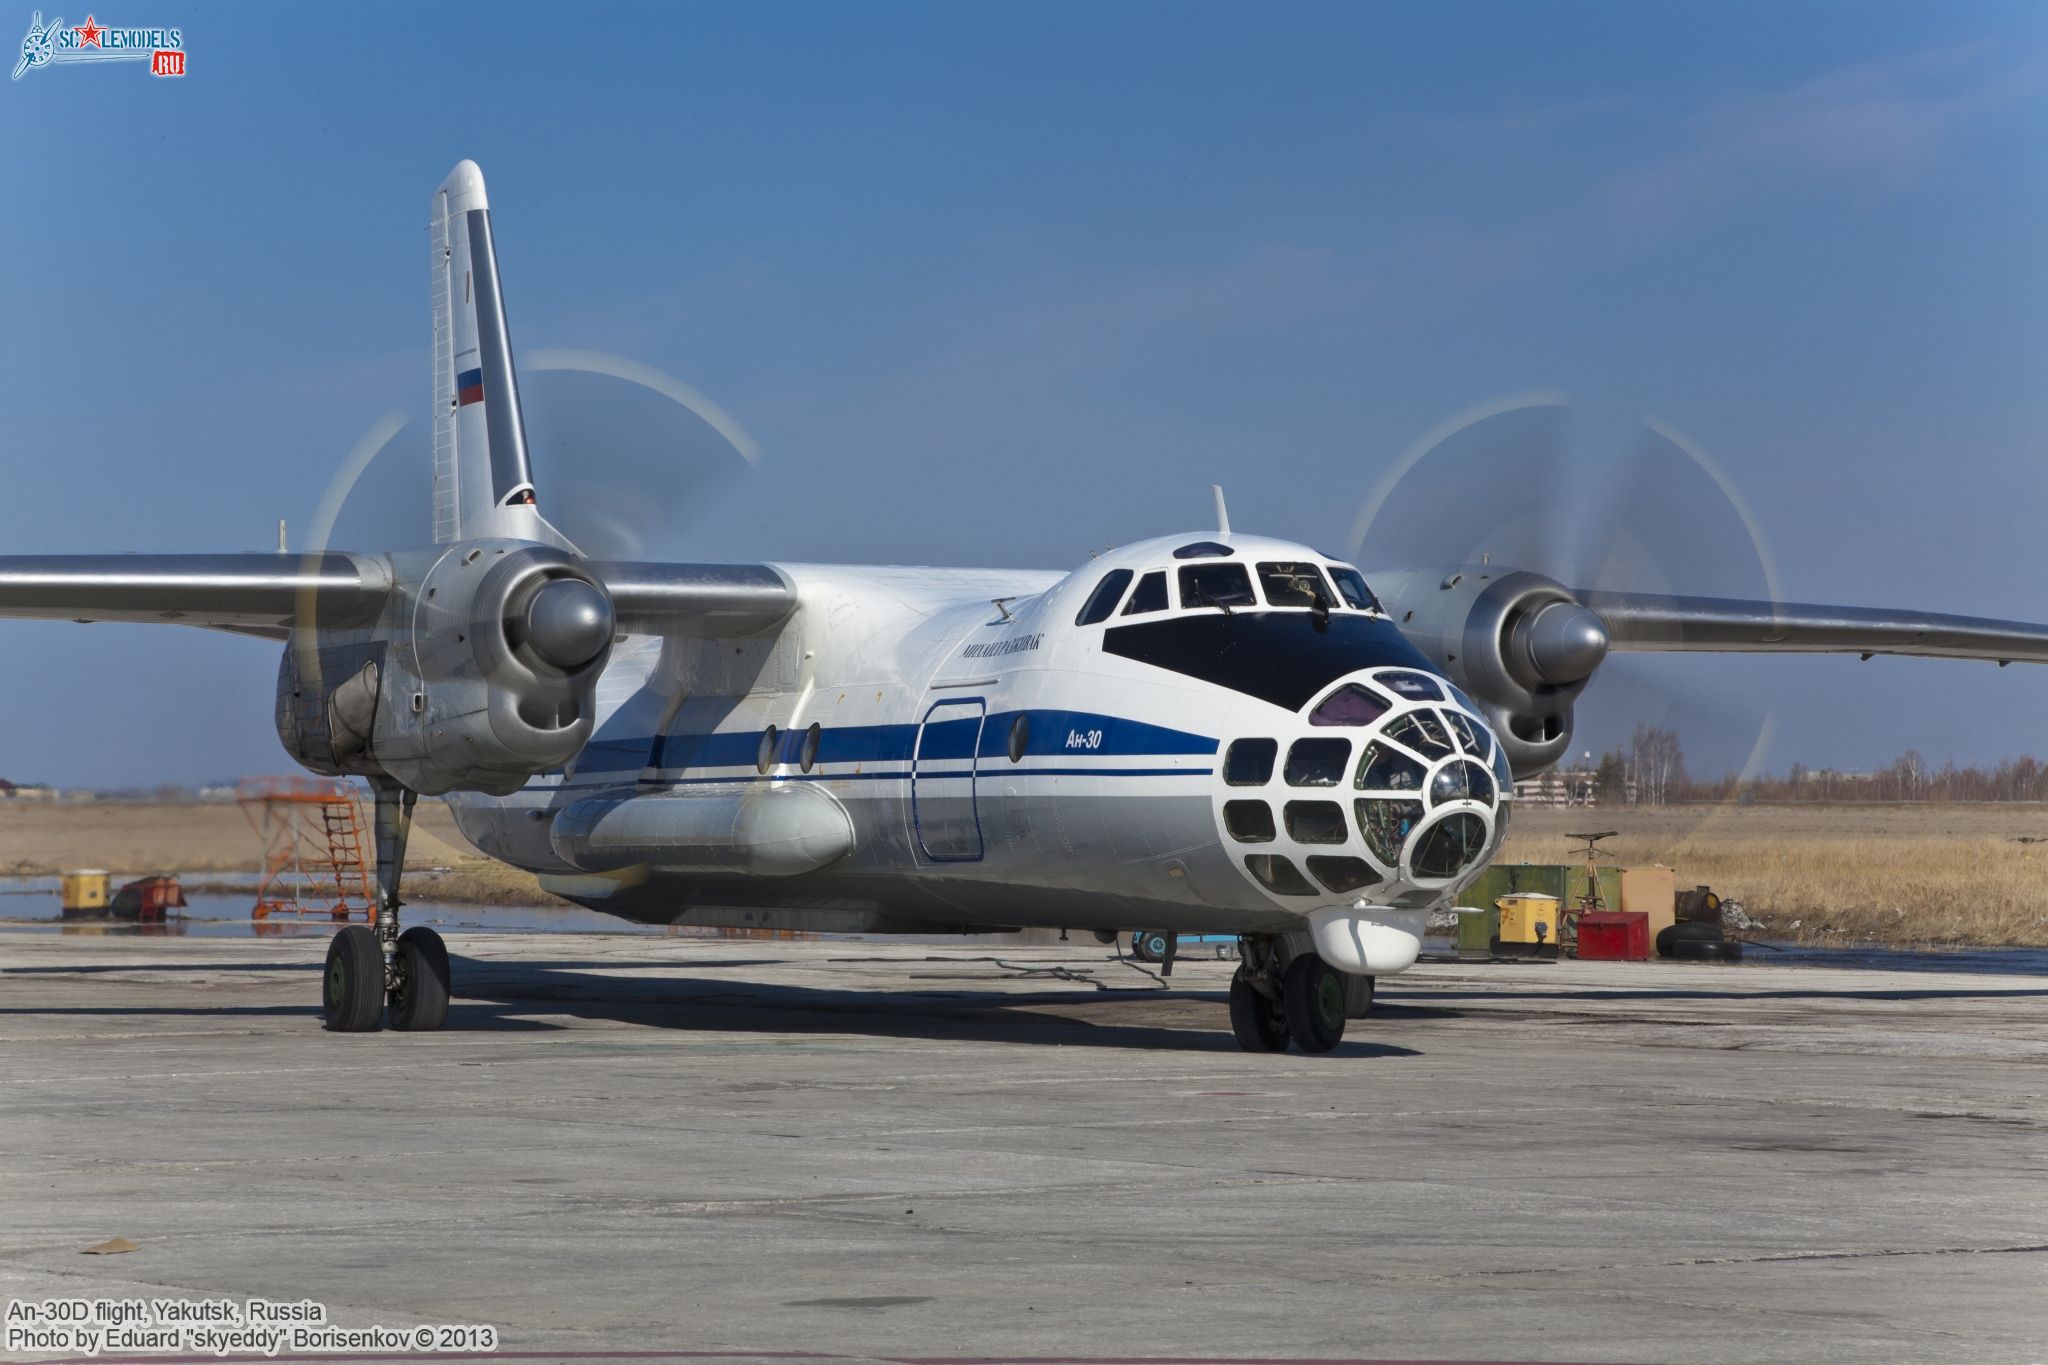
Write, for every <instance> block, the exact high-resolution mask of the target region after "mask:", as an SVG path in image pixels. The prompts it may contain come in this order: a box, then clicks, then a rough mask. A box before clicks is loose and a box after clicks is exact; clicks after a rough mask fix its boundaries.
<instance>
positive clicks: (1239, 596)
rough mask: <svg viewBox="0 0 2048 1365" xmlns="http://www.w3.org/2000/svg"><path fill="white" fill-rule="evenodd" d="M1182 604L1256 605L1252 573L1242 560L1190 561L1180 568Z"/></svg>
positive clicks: (1210, 605) (1257, 602)
mask: <svg viewBox="0 0 2048 1365" xmlns="http://www.w3.org/2000/svg"><path fill="white" fill-rule="evenodd" d="M1180 604H1181V605H1182V606H1183V607H1256V606H1257V605H1258V604H1259V599H1258V598H1257V597H1255V596H1254V595H1253V594H1252V576H1251V574H1250V573H1249V572H1247V571H1246V569H1245V567H1244V565H1242V564H1228V563H1225V564H1190V565H1188V566H1187V567H1186V568H1184V569H1182V570H1181V571H1180Z"/></svg>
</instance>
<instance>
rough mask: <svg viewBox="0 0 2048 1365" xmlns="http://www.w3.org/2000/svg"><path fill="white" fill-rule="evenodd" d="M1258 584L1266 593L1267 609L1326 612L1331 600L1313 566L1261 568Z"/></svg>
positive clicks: (1279, 565) (1319, 571) (1325, 585)
mask: <svg viewBox="0 0 2048 1365" xmlns="http://www.w3.org/2000/svg"><path fill="white" fill-rule="evenodd" d="M1259 584H1260V586H1261V587H1263V588H1264V589H1265V590H1266V605H1267V606H1269V607H1321V608H1323V609H1324V610H1325V611H1328V610H1329V608H1330V605H1331V603H1332V601H1333V600H1334V599H1332V598H1331V596H1330V589H1329V586H1328V585H1327V584H1325V583H1324V582H1323V574H1322V571H1321V570H1320V569H1318V568H1316V566H1315V565H1313V564H1291V563H1280V564H1261V565H1259Z"/></svg>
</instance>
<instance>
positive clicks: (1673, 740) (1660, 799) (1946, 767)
mask: <svg viewBox="0 0 2048 1365" xmlns="http://www.w3.org/2000/svg"><path fill="white" fill-rule="evenodd" d="M1593 788H1594V791H1595V792H1596V793H1597V794H1598V796H1599V799H1600V802H1601V804H1602V805H1614V806H1631V805H1633V806H1662V805H1668V804H1670V803H1671V802H1674V801H1766V802H1786V801H1810V802H1814V803H1816V804H1823V803H1825V804H1830V805H1832V804H1838V803H1841V802H1845V801H2048V764H2043V763H2042V762H2041V761H2040V760H2039V759H2037V758H2034V757H2033V756H2031V755H2023V756H2021V757H2019V758H2008V759H2004V760H2002V761H2000V762H1999V763H1997V764H1995V765H1993V766H1992V767H1989V768H1979V767H1974V766H1972V767H1957V766H1956V764H1955V762H1954V761H1953V760H1950V761H1948V762H1945V763H1943V764H1942V765H1941V766H1940V767H1939V768H1937V767H1935V766H1933V765H1932V764H1930V763H1929V762H1928V761H1927V760H1926V759H1925V758H1924V757H1922V756H1921V753H1920V751H1919V750H1918V749H1908V750H1906V752H1904V753H1902V754H1900V755H1899V756H1898V757H1897V758H1895V759H1893V760H1892V761H1891V762H1890V763H1889V764H1887V765H1886V766H1884V767H1882V768H1879V769H1877V770H1876V771H1874V772H1863V773H1845V772H1841V771H1838V770H1836V769H1833V768H1809V767H1807V766H1806V765H1805V764H1803V763H1794V764H1793V765H1792V766H1791V768H1790V769H1789V770H1787V771H1786V773H1785V774H1784V775H1783V776H1782V777H1780V776H1775V775H1772V774H1765V775H1763V776H1761V777H1754V778H1751V779H1750V780H1748V781H1746V782H1745V781H1742V780H1741V779H1740V778H1738V777H1736V776H1735V775H1733V774H1730V775H1729V776H1727V777H1723V778H1719V779H1707V780H1700V781H1695V780H1694V779H1693V778H1692V777H1690V776H1688V775H1687V773H1686V771H1685V748H1684V746H1683V745H1682V744H1681V743H1680V742H1679V738H1678V733H1677V732H1676V731H1675V730H1668V729H1663V728H1660V727H1657V726H1651V725H1638V726H1637V727H1636V731H1635V734H1634V735H1633V736H1632V737H1631V738H1630V740H1629V743H1628V745H1627V746H1626V747H1624V748H1620V749H1610V750H1609V751H1608V752H1606V753H1605V754H1602V755H1601V757H1600V764H1599V767H1598V768H1596V769H1595V770H1594V777H1593Z"/></svg>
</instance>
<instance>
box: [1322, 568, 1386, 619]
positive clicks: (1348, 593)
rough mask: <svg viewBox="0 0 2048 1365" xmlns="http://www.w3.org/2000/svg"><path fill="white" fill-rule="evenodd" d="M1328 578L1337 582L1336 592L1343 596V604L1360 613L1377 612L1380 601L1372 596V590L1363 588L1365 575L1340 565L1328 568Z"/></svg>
mask: <svg viewBox="0 0 2048 1365" xmlns="http://www.w3.org/2000/svg"><path fill="white" fill-rule="evenodd" d="M1330 577H1332V578H1334V579H1336V580H1337V591H1338V592H1340V593H1343V594H1344V600H1345V602H1347V603H1349V604H1350V605H1351V606H1354V607H1356V608H1358V610H1360V611H1379V610H1380V609H1381V608H1380V600H1379V598H1377V597H1374V596H1373V595H1372V589H1371V588H1368V587H1366V586H1365V575H1364V574H1362V573H1360V572H1359V571H1358V570H1356V569H1352V568H1347V567H1345V566H1344V565H1341V564H1332V565H1331V566H1330Z"/></svg>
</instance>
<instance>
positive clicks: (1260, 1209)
mask: <svg viewBox="0 0 2048 1365" xmlns="http://www.w3.org/2000/svg"><path fill="white" fill-rule="evenodd" d="M451 946H452V948H453V951H454V953H455V971H456V990H457V995H458V999H457V1001H456V1004H455V1008H454V1011H453V1014H452V1016H451V1018H450V1021H449V1028H448V1029H447V1031H445V1032H443V1033H440V1034H434V1035H399V1034H390V1033H386V1034H374V1035H366V1036H348V1037H342V1036H331V1035H327V1034H325V1033H323V1032H322V1031H321V1029H320V1026H319V1021H318V1015H317V1008H316V1007H317V990H318V969H319V964H320V960H321V955H322V953H323V951H324V944H323V943H321V942H320V941H317V940H275V941H257V940H230V939H198V938H189V939H179V938H128V937H80V936H73V935H59V934H56V933H16V934H8V935H0V1300H5V1299H29V1300H41V1299H46V1298H51V1297H58V1296H86V1297H139V1298H154V1297H159V1296H166V1295H170V1296H189V1297H194V1298H201V1297H219V1296H228V1297H232V1298H236V1299H242V1298H246V1297H249V1296H263V1297H267V1298H270V1299H278V1300H285V1299H298V1298H302V1297H304V1298H311V1299H315V1300H318V1301H320V1302H322V1303H324V1304H326V1305H327V1306H328V1308H329V1310H330V1312H331V1314H332V1316H333V1317H334V1319H335V1320H336V1321H339V1322H341V1323H344V1324H349V1325H356V1326H361V1325H368V1324H371V1323H383V1324H399V1325H406V1326H410V1325H412V1324H415V1323H429V1324H432V1323H487V1324H491V1325H492V1326H494V1327H495V1328H496V1332H497V1349H498V1351H499V1352H501V1353H513V1354H516V1355H518V1356H519V1357H520V1358H522V1359H575V1358H578V1357H582V1358H589V1357H590V1356H592V1355H593V1354H594V1353H644V1354H637V1355H636V1356H635V1357H634V1358H645V1359H653V1360H659V1359H668V1358H672V1357H674V1358H681V1357H684V1356H692V1355H694V1357H695V1358H698V1359H705V1358H713V1359H716V1358H725V1357H731V1358H735V1359H746V1358H752V1359H760V1358H762V1357H763V1356H764V1355H766V1354H770V1353H790V1352H806V1353H816V1354H818V1355H824V1356H832V1357H846V1358H854V1359H884V1360H921V1361H929V1360H937V1359H946V1360H962V1359H980V1360H991V1359H999V1360H1010V1359H1018V1358H1045V1357H1060V1358H1066V1359H1086V1360H1091V1361H1092V1360H1111V1359H1123V1358H1131V1357H1145V1358H1152V1359H1158V1358H1162V1357H1199V1358H1206V1359H1247V1358H1259V1359H1290V1360H1293V1359H1308V1358H1315V1359H1321V1360H1337V1359H1344V1360H1357V1359H1375V1358H1400V1359H1414V1360H1439V1359H1458V1360H1516V1361H1672V1362H1679V1361H1717V1362H1718V1361H1728V1362H1736V1361H1740V1362H1755V1361H1840V1360H1852V1359H1853V1360H1859V1361H1926V1360H1958V1361H1962V1360H1967V1361H1973V1362H1976V1361H2029V1360H2032V1361H2039V1360H2043V1359H2048V1140H2044V1135H2048V1128H2044V1120H2048V1101H2044V1095H2043V1092H2044V1089H2048V979H2044V978H2040V977H2024V976H2020V977H2014V976H2005V977H2000V976H1984V975H1960V974H1955V975H1951V974H1929V973H1921V972H1914V973H1884V972H1864V971H1852V970H1830V969H1821V968H1810V967H1787V966H1773V965H1770V964H1769V963H1767V962H1766V963H1759V964H1755V965H1747V964H1745V965H1743V966H1739V967H1726V966H1707V965H1697V966H1693V965H1683V966H1681V965H1664V964H1606V963H1563V964H1555V965H1514V966H1505V965H1455V964H1425V965H1424V966H1422V967H1420V968H1418V969H1417V970H1416V971H1414V972H1412V973H1410V974H1409V975H1407V976H1404V977H1402V978H1400V979H1399V980H1397V981H1389V982H1388V983H1387V985H1386V987H1385V989H1384V990H1383V991H1382V994H1381V1003H1380V1005H1379V1007H1378V1008H1377V1009H1376V1010H1375V1012H1374V1014H1373V1015H1372V1017H1371V1018H1369V1019H1366V1020H1354V1021H1353V1022H1352V1025H1351V1032H1350V1034H1349V1037H1348V1038H1347V1040H1346V1042H1345V1043H1344V1044H1343V1046H1342V1047H1341V1048H1340V1049H1339V1050H1338V1051H1337V1052H1336V1053H1334V1054H1331V1055H1329V1056H1326V1057H1303V1056H1299V1055H1295V1054H1291V1053H1290V1054H1287V1055H1282V1056H1271V1057H1254V1056H1248V1055H1246V1054H1244V1053H1241V1052H1239V1051H1238V1050H1237V1049H1236V1047H1235V1045H1234V1044H1233V1043H1232V1042H1231V1040H1230V1037H1229V1034H1228V1031H1227V1029H1228V1024H1227V1021H1226V1019H1225V1013H1224V1004H1223V996H1222V994H1221V992H1222V990H1223V988H1224V986H1225V984H1226V982H1227V980H1228V973H1229V971H1230V967H1229V965H1228V964H1218V963H1213V962H1211V963H1204V962H1195V961H1183V962H1182V963H1180V964H1179V967H1178V969H1177V971H1176V974H1175V976H1174V979H1173V985H1174V989H1173V990H1172V991H1161V990H1159V989H1157V983H1155V982H1154V981H1152V980H1151V979H1149V978H1148V977H1147V976H1145V975H1143V974H1141V973H1140V972H1138V971H1136V970H1134V969H1131V968H1129V967H1125V966H1122V965H1120V964H1118V963H1116V962H1115V961H1113V960H1110V959H1108V958H1107V957H1106V956H1105V952H1106V950H1103V949H1100V948H1098V947H1097V946H1096V945H1095V944H1094V943H1093V942H1092V941H1086V942H1082V941H1076V942H1074V943H1071V944H1065V945H1061V946H1059V947H1056V948H1012V947H1004V948H998V949H990V948H977V947H974V946H971V944H970V946H966V947H953V946H945V947H931V946H926V945H922V944H907V945H904V944H885V943H876V942H812V943H782V942H734V941H707V940H692V939H649V938H645V937H626V936H613V935H601V936H568V935H513V934H470V935H463V936H460V937H452V938H451ZM996 959H1000V960H996ZM110 1237H125V1238H128V1239H131V1240H132V1241H134V1242H135V1243H137V1244H138V1249H137V1250H135V1251H133V1252H131V1253H128V1254H124V1255H111V1256H86V1255H81V1254H80V1253H81V1252H82V1251H83V1249H84V1248H85V1247H87V1246H90V1245H92V1244H95V1243H98V1242H100V1241H102V1240H103V1239H106V1238H110ZM327 1358H328V1359H351V1360H361V1359H371V1358H376V1359H385V1358H391V1356H390V1353H388V1352H386V1353H382V1354H379V1353H376V1352H364V1353H359V1354H355V1355H342V1356H331V1357H327Z"/></svg>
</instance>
